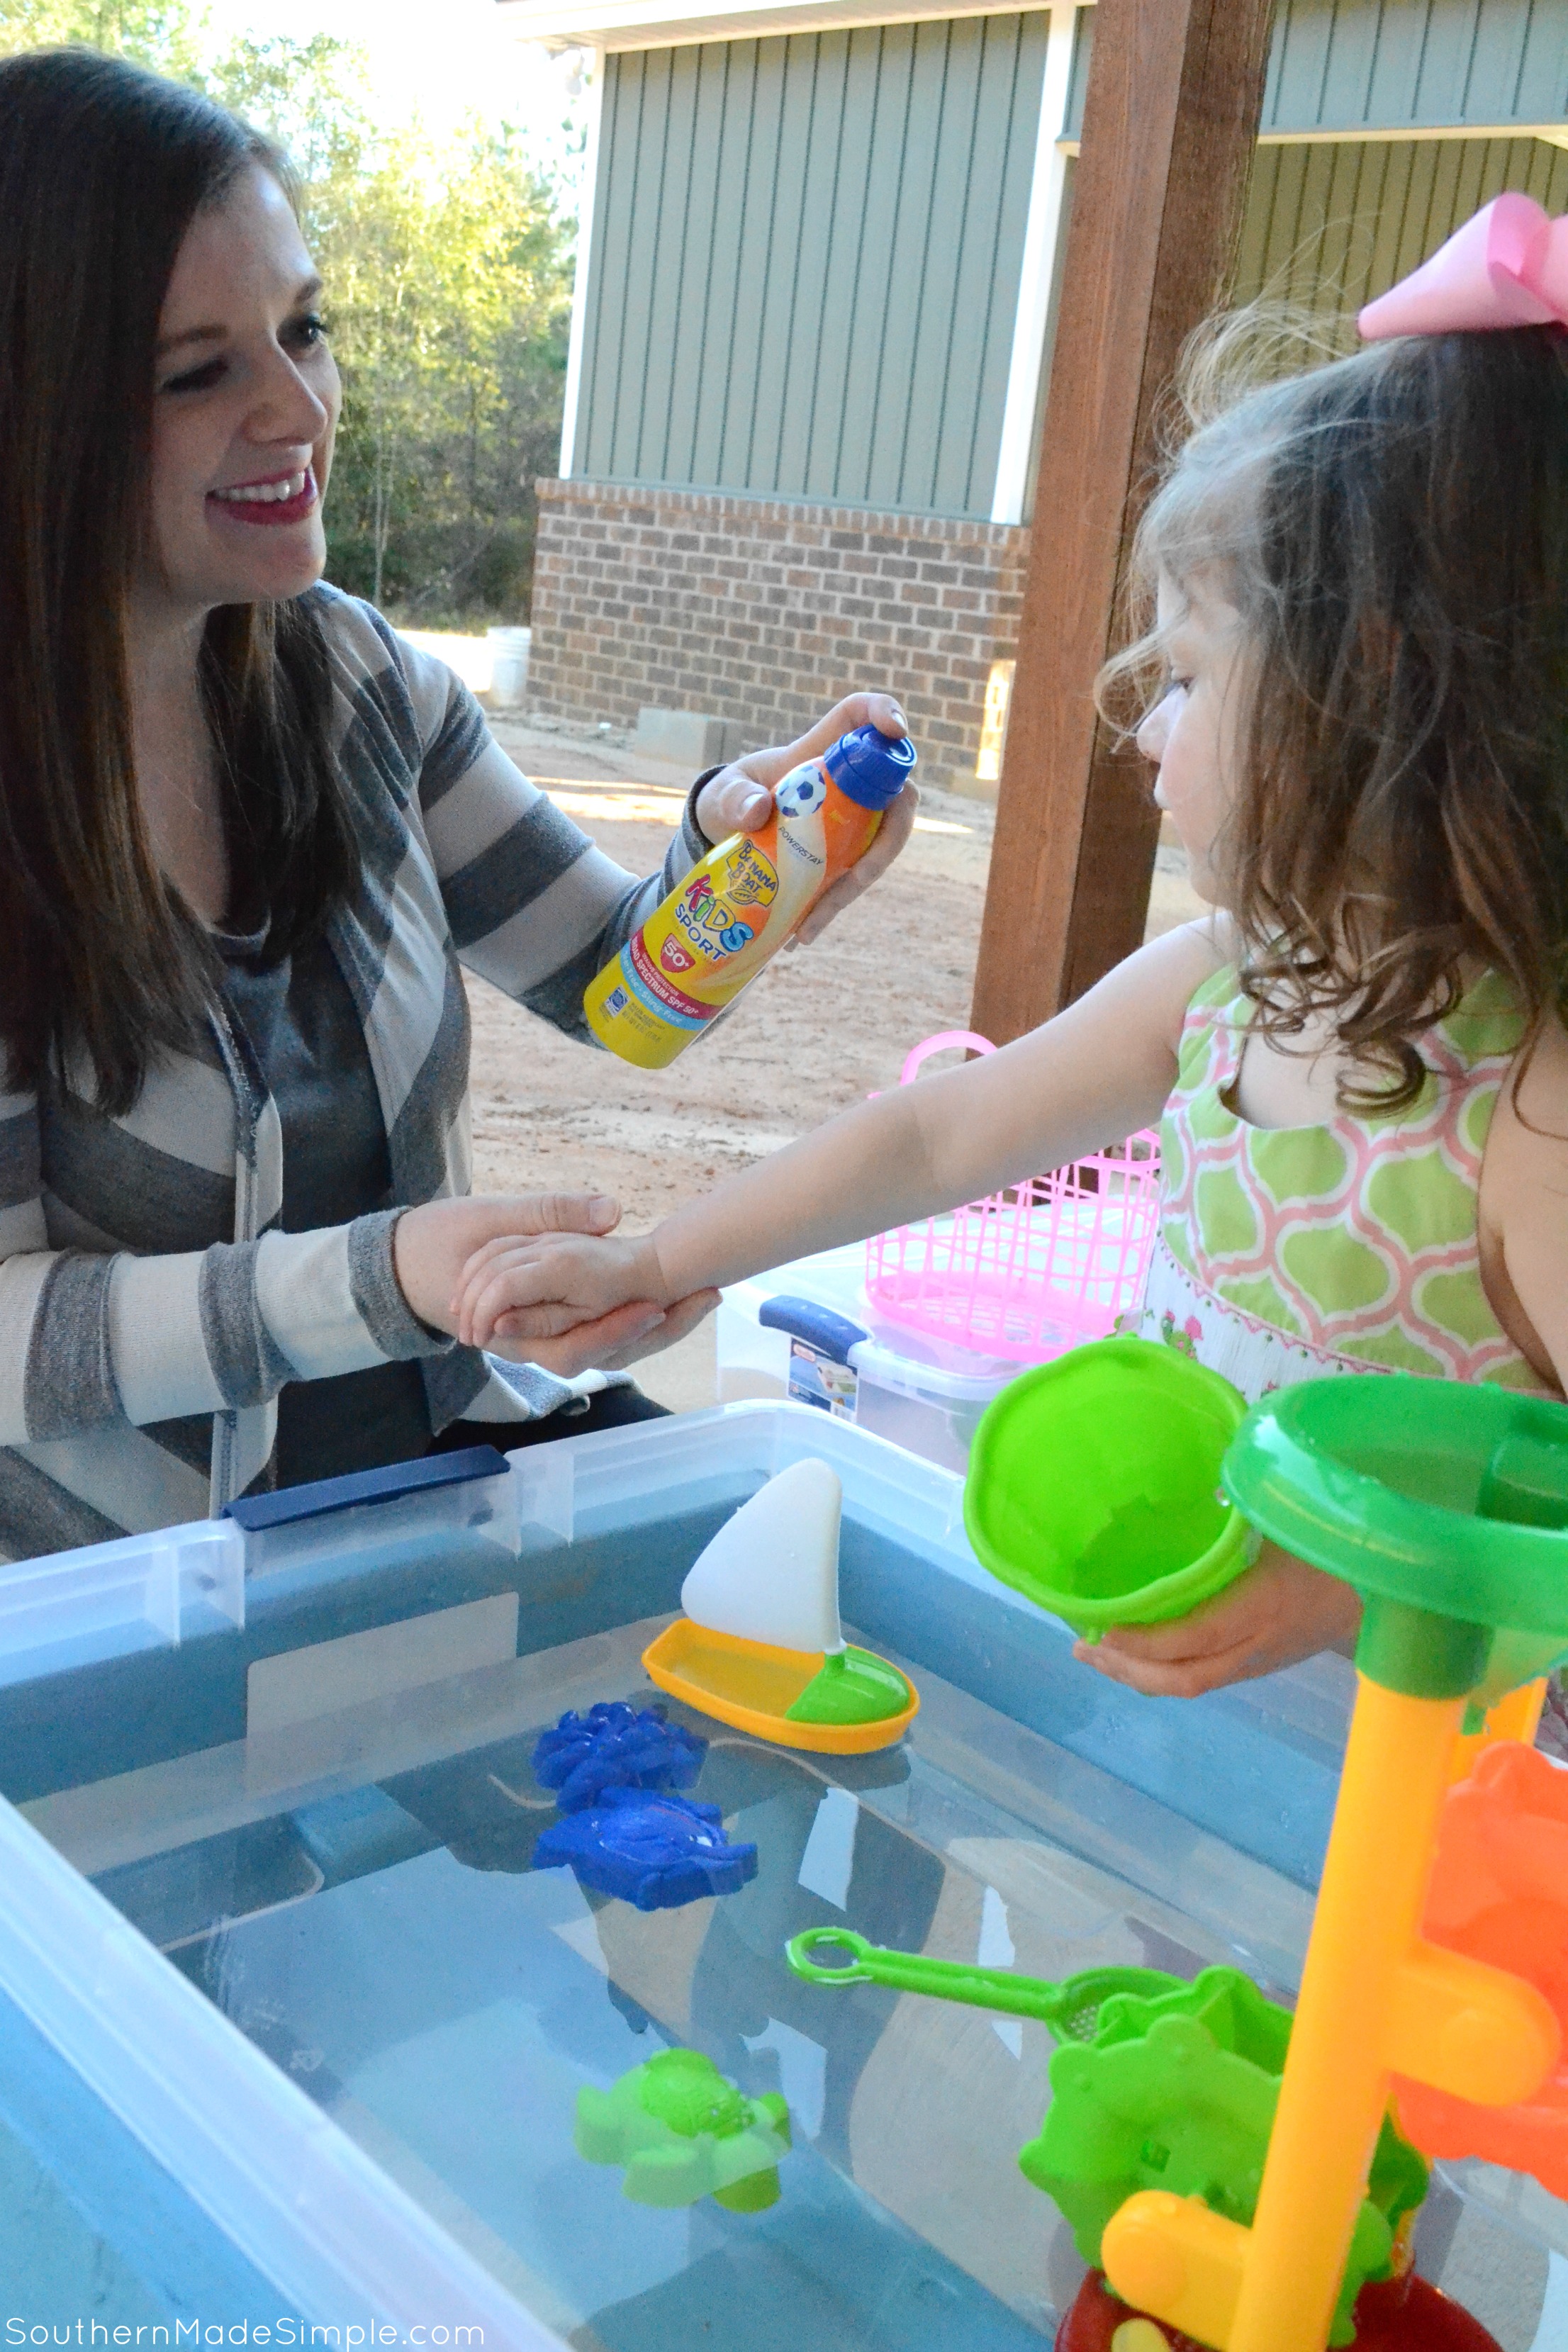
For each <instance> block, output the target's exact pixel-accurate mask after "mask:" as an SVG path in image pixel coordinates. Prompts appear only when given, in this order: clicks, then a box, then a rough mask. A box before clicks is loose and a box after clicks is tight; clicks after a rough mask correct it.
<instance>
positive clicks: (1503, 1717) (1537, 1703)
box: [1448, 1675, 1546, 1780]
mask: <svg viewBox="0 0 1568 2352" xmlns="http://www.w3.org/2000/svg"><path fill="white" fill-rule="evenodd" d="M1545 1704H1546V1677H1545V1675H1542V1676H1541V1678H1540V1680H1539V1681H1537V1682H1533V1683H1521V1685H1520V1686H1519V1688H1518V1689H1517V1690H1511V1691H1510V1692H1509V1694H1508V1696H1507V1697H1506V1698H1500V1699H1499V1701H1498V1703H1497V1705H1496V1706H1494V1707H1492V1708H1490V1709H1489V1712H1488V1715H1487V1719H1486V1721H1485V1723H1484V1724H1483V1725H1482V1727H1481V1728H1480V1729H1479V1731H1471V1732H1468V1733H1465V1734H1463V1735H1462V1736H1461V1737H1460V1738H1458V1739H1457V1740H1456V1741H1455V1743H1454V1761H1453V1764H1452V1766H1451V1767H1450V1768H1449V1774H1448V1777H1449V1779H1450V1780H1468V1778H1469V1776H1470V1774H1471V1773H1472V1772H1473V1771H1474V1770H1475V1769H1476V1759H1477V1758H1478V1757H1479V1755H1480V1754H1481V1751H1482V1750H1483V1748H1495V1747H1496V1745H1497V1743H1498V1741H1499V1740H1500V1739H1518V1740H1521V1741H1522V1742H1523V1744H1524V1746H1525V1747H1526V1748H1529V1747H1531V1746H1532V1745H1533V1743H1534V1739H1535V1735H1536V1732H1537V1730H1538V1729H1539V1727H1540V1724H1541V1710H1542V1707H1543V1706H1545Z"/></svg>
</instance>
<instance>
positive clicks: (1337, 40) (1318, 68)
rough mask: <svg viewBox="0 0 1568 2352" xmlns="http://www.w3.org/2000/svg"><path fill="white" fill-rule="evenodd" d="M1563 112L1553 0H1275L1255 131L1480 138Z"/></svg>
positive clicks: (1562, 30)
mask: <svg viewBox="0 0 1568 2352" xmlns="http://www.w3.org/2000/svg"><path fill="white" fill-rule="evenodd" d="M1565 114H1568V9H1565V8H1564V7H1563V5H1562V0H1359V5H1345V0H1284V5H1281V7H1280V10H1279V19H1278V22H1277V24H1276V26H1275V33H1274V49H1273V55H1272V58H1271V60H1270V63H1269V69H1268V89H1267V91H1266V94H1265V97H1264V101H1263V129H1264V130H1265V131H1312V130H1323V131H1363V130H1365V131H1380V130H1384V129H1387V130H1394V129H1404V128H1406V127H1408V128H1409V129H1411V130H1413V131H1414V130H1429V129H1436V128H1438V127H1442V126H1447V124H1449V123H1453V124H1456V125H1458V124H1466V123H1474V124H1476V125H1477V126H1478V128H1481V129H1485V128H1488V127H1489V126H1491V125H1494V124H1495V125H1497V126H1498V127H1500V128H1501V127H1502V126H1504V125H1506V124H1508V123H1511V122H1560V121H1563V117H1564V115H1565Z"/></svg>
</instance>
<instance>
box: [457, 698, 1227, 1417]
mask: <svg viewBox="0 0 1568 2352" xmlns="http://www.w3.org/2000/svg"><path fill="white" fill-rule="evenodd" d="M492 724H493V726H494V729H495V732H496V735H497V737H498V739H499V740H500V742H501V743H502V744H503V745H504V747H505V749H506V750H507V751H509V752H510V755H511V757H512V758H513V759H514V760H516V761H517V762H518V765H519V766H520V767H521V768H522V769H523V770H524V771H525V772H526V773H528V774H529V775H531V776H532V777H533V778H534V779H535V781H536V782H539V783H541V784H543V785H544V786H545V787H546V789H547V790H548V791H549V792H550V793H551V794H552V797H553V798H554V799H555V800H557V801H558V802H559V803H560V804H561V805H562V807H563V808H564V809H565V810H566V812H567V813H568V814H570V815H571V816H573V817H574V818H575V820H576V822H577V823H578V824H580V825H582V826H583V827H584V830H585V831H586V832H588V833H590V834H591V835H593V837H594V839H595V841H596V842H597V843H598V844H599V845H600V846H601V847H602V848H603V849H605V851H606V852H607V853H608V855H609V856H612V857H614V858H615V859H616V862H617V863H618V864H619V865H622V866H626V867H628V868H629V869H630V870H631V871H632V872H634V873H637V874H646V873H651V872H652V871H653V870H654V869H655V867H657V866H658V864H659V862H660V860H661V859H662V857H663V856H664V853H665V851H666V849H667V847H668V843H669V835H670V832H671V829H672V828H673V826H674V825H675V824H676V823H677V822H678V820H679V813H680V807H681V803H682V800H683V798H684V795H685V791H686V787H687V784H688V783H689V777H688V776H687V775H685V774H684V772H681V771H679V770H676V769H673V768H670V767H668V766H667V765H665V764H664V763H663V762H661V761H648V760H644V759H639V758H638V757H637V756H636V755H635V754H634V753H633V752H631V751H627V750H625V749H619V748H616V749H610V748H608V747H602V746H600V745H599V744H597V743H595V741H594V740H592V739H588V738H582V737H568V736H566V735H563V734H545V733H542V732H540V731H537V730H531V729H530V728H529V727H528V726H526V725H525V724H520V723H516V722H512V721H509V720H507V719H504V718H501V717H497V718H496V719H494V720H493V721H492ZM991 832H992V812H991V809H990V808H989V806H988V805H987V804H986V803H984V802H983V801H971V800H967V799H960V798H957V797H956V796H953V795H949V794H941V793H926V794H924V795H922V803H921V814H920V816H919V818H918V819H917V820H916V829H915V835H914V838H913V840H912V841H911V842H910V845H909V847H908V848H907V849H906V851H905V852H904V855H903V856H901V857H900V860H899V861H898V864H897V865H896V866H893V868H892V869H891V870H890V872H889V874H887V875H886V876H885V877H883V879H882V880H881V881H880V882H879V884H878V885H877V887H876V888H875V889H873V890H871V891H868V893H867V895H866V896H865V897H864V898H860V899H859V900H858V901H857V903H856V904H855V905H854V906H853V907H852V908H849V909H848V911H847V913H846V914H844V915H842V916H840V917H839V919H838V920H837V922H836V923H835V924H834V925H833V927H832V929H830V930H829V931H828V933H827V934H826V937H825V938H824V939H823V940H819V941H818V942H817V943H816V945H815V946H813V947H810V948H803V949H799V950H791V951H787V952H785V953H784V954H783V955H780V956H778V957H775V959H774V961H773V962H772V963H771V964H770V965H769V966H768V967H767V969H766V971H763V973H762V974H761V975H760V976H759V978H758V979H757V980H756V981H755V982H753V984H752V987H751V988H750V989H749V990H748V991H747V992H746V995H745V997H744V999H743V1000H742V1003H741V1004H740V1006H739V1007H738V1008H737V1010H736V1012H735V1013H733V1014H732V1015H731V1018H730V1019H729V1020H728V1021H727V1022H726V1023H725V1024H724V1025H723V1027H722V1029H721V1031H719V1032H718V1033H717V1034H710V1035H709V1036H707V1037H705V1038H702V1039H700V1040H699V1041H698V1043H697V1044H696V1045H692V1046H689V1048H688V1050H687V1052H686V1053H685V1054H684V1055H682V1056H681V1058H680V1060H679V1061H678V1062H677V1063H675V1064H674V1065H673V1066H671V1067H670V1068H669V1069H668V1070H662V1071H643V1070H637V1069H633V1068H631V1067H629V1066H627V1065H626V1063H624V1062H621V1061H618V1060H617V1059H616V1057H615V1056H614V1055H609V1054H605V1053H602V1052H599V1051H598V1050H597V1049H595V1048H593V1047H590V1046H586V1045H576V1044H574V1043H573V1042H572V1041H571V1040H570V1039H568V1038H565V1037H563V1036H562V1035H561V1034H559V1033H558V1032H557V1031H556V1030H554V1029H552V1028H551V1027H550V1025H549V1024H547V1023H545V1022H542V1021H540V1020H537V1019H536V1018H535V1017H534V1016H533V1015H532V1014H531V1013H525V1012H523V1011H522V1010H521V1007H519V1006H517V1005H515V1004H513V1003H510V1000H509V999H507V998H506V997H503V996H502V995H500V993H499V992H497V991H496V990H495V989H492V988H489V987H488V986H487V985H486V984H485V983H484V982H480V981H477V980H475V979H473V978H472V977H471V976H470V977H469V980H468V995H469V1001H470V1003H471V1005H472V1008H473V1018H474V1052H473V1097H474V1183H475V1188H476V1190H477V1191H480V1192H533V1191H541V1190H548V1191H552V1192H553V1191H579V1190H581V1191H595V1192H611V1193H613V1194H615V1196H616V1198H617V1199H618V1200H619V1201H620V1202H621V1203H622V1206H623V1209H624V1211H625V1216H626V1225H627V1227H628V1229H644V1228H646V1227H647V1226H648V1225H650V1224H653V1223H656V1222H657V1221H658V1218H659V1217H660V1216H662V1215H663V1214H664V1213H666V1212H667V1211H668V1209H670V1208H672V1207H673V1206H674V1205H675V1203H676V1202H678V1201H680V1200H682V1199H683V1198H686V1197H687V1196H689V1194H690V1193H691V1192H698V1191H701V1190H703V1189H705V1188H706V1187H707V1186H709V1185H710V1184H712V1183H713V1182H715V1181H717V1180H718V1179H719V1178H721V1177H723V1176H726V1175H729V1174H731V1172H732V1171H735V1170H737V1169H740V1168H742V1167H744V1166H745V1165H746V1164H747V1163H748V1162H749V1161H750V1160H754V1159H756V1158H759V1157H760V1156H761V1155H762V1154H763V1153H764V1152H767V1151H772V1150H776V1149H777V1148H778V1146H779V1145H780V1144H783V1143H787V1142H789V1141H791V1140H792V1139H794V1138H795V1136H797V1135H800V1134H803V1133H804V1132H805V1130H806V1129H808V1128H810V1127H814V1126H816V1125H817V1124H818V1123H819V1122H820V1121H821V1120H823V1119H824V1118H827V1117H829V1116H830V1115H831V1114H832V1113H833V1112H834V1111H837V1110H840V1109H842V1108H845V1107H846V1106H847V1104H849V1103H851V1102H853V1101H855V1100H856V1099H857V1097H859V1096H862V1095H865V1094H868V1093H870V1092H871V1091H872V1090H873V1089H876V1088H879V1087H889V1086H893V1085H896V1084H897V1082H898V1076H899V1071H900V1066H902V1063H903V1060H904V1056H905V1055H907V1054H908V1052H909V1050H910V1046H911V1045H916V1044H918V1043H919V1042H920V1040H921V1038H923V1037H928V1036H931V1035H932V1034H934V1033H935V1032H936V1031H938V1030H941V1029H962V1028H964V1027H966V1026H967V1024H968V1019H969V1001H970V993H971V990H972V987H973V977H974V963H975V957H976V954H977V952H978V949H979V942H980V921H981V913H982V908H983V906H984V896H985V877H986V871H987V867H988V865H989V861H990V854H991ZM1160 866H1161V871H1160V873H1159V874H1158V875H1157V877H1156V880H1155V893H1154V898H1153V902H1152V907H1151V919H1150V929H1151V931H1155V930H1163V929H1169V928H1170V927H1171V925H1172V924H1173V923H1176V922H1180V921H1184V920H1185V919H1187V917H1188V915H1189V914H1190V913H1191V912H1193V911H1194V910H1195V907H1196V901H1195V900H1194V899H1193V898H1192V897H1191V894H1190V893H1189V891H1188V890H1187V887H1186V884H1185V879H1184V872H1183V867H1182V861H1181V856H1180V853H1179V852H1178V851H1175V850H1173V849H1163V850H1162V851H1161V854H1160ZM638 1378H639V1379H640V1380H641V1381H642V1382H643V1385H644V1386H645V1387H646V1388H647V1390H648V1391H649V1393H650V1394H652V1395H655V1396H657V1397H658V1399H659V1401H660V1402H664V1403H668V1404H670V1405H671V1406H674V1407H676V1408H678V1409H688V1408H689V1407H692V1406H695V1405H698V1404H702V1403H710V1402H712V1395H713V1390H712V1336H711V1325H709V1326H708V1327H707V1328H705V1329H704V1330H703V1331H701V1332H700V1333H697V1334H694V1335H693V1337H692V1339H689V1340H688V1341H686V1342H685V1343H684V1345H683V1346H682V1347H680V1348H679V1349H671V1350H670V1351H669V1352H668V1354H666V1355H664V1356H661V1357H655V1358H651V1359H649V1360H647V1363H646V1364H645V1365H644V1366H642V1367H639V1370H638Z"/></svg>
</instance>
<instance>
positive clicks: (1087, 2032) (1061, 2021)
mask: <svg viewBox="0 0 1568 2352" xmlns="http://www.w3.org/2000/svg"><path fill="white" fill-rule="evenodd" d="M823 1951H833V1952H847V1954H848V1956H849V1957H848V1960H847V1964H841V1963H839V1962H837V1961H835V1962H834V1963H833V1964H832V1965H831V1966H826V1965H825V1964H824V1963H823V1962H822V1961H821V1960H819V1959H817V1958H816V1957H815V1955H816V1953H818V1952H823ZM784 1957H785V1958H786V1959H787V1960H788V1962H789V1964H790V1967H791V1968H792V1969H794V1970H795V1975H796V1976H797V1977H804V1978H805V1980H806V1982H807V1983H808V1984H828V1985H854V1984H879V1985H887V1986H889V1987H890V1988H891V1990H893V1991H895V1992H923V1993H929V1994H930V1995H931V1999H932V2000H957V2001H963V2002H965V2003H967V2005H968V2006H969V2007H970V2008H972V2009H997V2010H1001V2011H1003V2012H1004V2013H1005V2015H1006V2016H1008V2017H1032V2018H1035V2019H1036V2020H1037V2021H1038V2022H1039V2023H1040V2024H1041V2025H1045V2026H1048V2027H1049V2029H1050V2031H1051V2032H1053V2033H1054V2034H1055V2035H1056V2036H1057V2037H1058V2040H1071V2041H1079V2042H1088V2041H1090V2040H1092V2039H1093V2037H1094V2034H1095V2032H1096V2031H1097V2028H1098V2021H1099V2019H1100V2011H1101V2008H1102V2006H1103V2005H1104V2004H1105V2003H1107V2002H1109V2001H1110V2000H1115V1999H1116V1998H1118V1997H1119V1996H1121V1995H1123V1994H1150V1993H1162V1992H1180V1991H1184V1990H1185V1986H1184V1981H1183V1979H1181V1978H1180V1977H1173V1976H1167V1975H1166V1974H1165V1972H1164V1970H1163V1969H1117V1968H1110V1969H1085V1970H1084V1971H1083V1973H1082V1974H1081V1975H1079V1976H1076V1977H1068V1979H1067V1980H1066V1981H1065V1983H1062V1984H1049V1983H1047V1981H1046V1979H1044V1978H1043V1977H1025V1976H1016V1975H1015V1974H1014V1973H1013V1971H1012V1970H1011V1969H981V1968H969V1967H967V1966H966V1965H965V1964H964V1963H963V1961H962V1960H933V1959H931V1958H930V1957H929V1956H928V1955H927V1954H926V1953H924V1952H893V1951H889V1950H887V1949H886V1948H884V1947H883V1946H882V1945H880V1944H870V1943H868V1942H867V1940H866V1938H865V1937H864V1936H858V1935H857V1934H856V1933H855V1930H854V1929H853V1928H852V1927H807V1928H806V1929H805V1932H804V1933H803V1934H802V1935H799V1936H795V1937H791V1939H790V1941H789V1942H788V1943H787V1944H786V1945H785V1946H784ZM1244 1981H1245V1979H1244Z"/></svg>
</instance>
